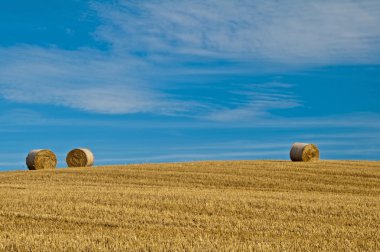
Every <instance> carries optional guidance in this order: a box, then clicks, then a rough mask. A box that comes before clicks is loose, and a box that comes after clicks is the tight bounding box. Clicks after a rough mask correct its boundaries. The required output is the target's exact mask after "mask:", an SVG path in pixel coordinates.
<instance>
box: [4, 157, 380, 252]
mask: <svg viewBox="0 0 380 252" xmlns="http://www.w3.org/2000/svg"><path fill="white" fill-rule="evenodd" d="M0 195H1V198H0V229H1V232H0V251H136V250H137V251H139V250H140V251H149V250H150V251H162V250H170V251H247V250H248V251H249V250H254V251H257V250H258V251H267V250H275V251H285V250H286V251H294V250H296V251H306V250H309V251H355V250H358V251H379V250H380V162H359V161H319V162H312V163H302V162H299V163H295V162H288V161H217V162H211V161H210V162H190V163H166V164H140V165H124V166H104V167H94V168H68V169H55V170H40V171H14V172H2V173H0Z"/></svg>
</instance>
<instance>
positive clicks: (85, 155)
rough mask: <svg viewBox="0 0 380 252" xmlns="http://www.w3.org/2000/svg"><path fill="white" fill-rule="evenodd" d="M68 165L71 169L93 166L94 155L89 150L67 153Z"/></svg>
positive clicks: (76, 150)
mask: <svg viewBox="0 0 380 252" xmlns="http://www.w3.org/2000/svg"><path fill="white" fill-rule="evenodd" d="M66 163H67V165H68V166H69V167H87V166H92V165H93V164H94V154H93V153H92V152H91V150H89V149H74V150H71V151H70V152H69V153H67V156H66Z"/></svg>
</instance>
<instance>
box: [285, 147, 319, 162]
mask: <svg viewBox="0 0 380 252" xmlns="http://www.w3.org/2000/svg"><path fill="white" fill-rule="evenodd" d="M290 159H291V160H292V161H303V162H309V161H318V160H319V150H318V147H317V146H316V145H314V144H309V143H294V144H293V145H292V148H291V149H290Z"/></svg>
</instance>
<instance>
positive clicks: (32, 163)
mask: <svg viewBox="0 0 380 252" xmlns="http://www.w3.org/2000/svg"><path fill="white" fill-rule="evenodd" d="M26 165H27V166H28V169H29V170H41V169H54V168H56V167H57V156H56V155H55V154H54V152H52V151H51V150H42V149H38V150H32V151H30V152H29V154H28V156H27V157H26Z"/></svg>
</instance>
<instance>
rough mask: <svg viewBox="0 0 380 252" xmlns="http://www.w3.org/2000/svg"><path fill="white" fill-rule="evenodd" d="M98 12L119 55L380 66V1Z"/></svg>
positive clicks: (106, 8)
mask: <svg viewBox="0 0 380 252" xmlns="http://www.w3.org/2000/svg"><path fill="white" fill-rule="evenodd" d="M94 6H95V8H96V9H97V10H98V11H99V13H100V15H101V16H102V17H103V18H104V19H105V20H106V23H105V24H104V25H103V26H101V27H100V28H99V29H98V33H97V34H98V36H99V37H100V38H101V39H103V40H106V41H108V42H109V43H110V44H111V45H112V46H113V47H114V48H116V49H117V50H118V51H131V50H132V51H136V52H139V51H140V52H141V51H143V52H147V53H148V54H152V53H162V54H166V55H167V54H181V55H191V56H194V55H196V56H204V57H217V58H233V59H235V60H239V61H241V60H243V61H244V60H246V61H256V62H260V63H261V62H276V63H285V64H295V65H300V64H301V65H304V64H311V65H315V64H317V65H318V64H336V63H340V64H342V63H343V64H346V63H348V64H352V63H356V64H357V63H359V64H360V63H374V62H375V63H379V61H380V57H379V56H380V54H379V49H380V41H379V38H380V30H379V29H378V26H379V23H380V15H379V13H380V4H379V2H378V1H375V0H367V1H302V0H289V1H274V0H269V1H250V0H239V1H229V0H222V1H220V0H208V1H198V0H196V1H179V2H176V3H175V4H174V3H173V2H172V1H159V2H157V1H123V0H119V1H117V2H116V4H115V3H113V4H95V5H94ZM120 36H124V37H125V38H128V39H125V40H122V39H120Z"/></svg>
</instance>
